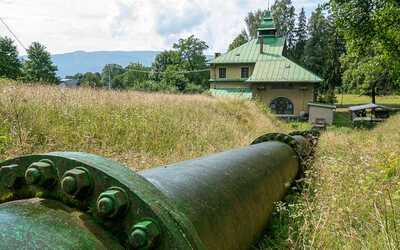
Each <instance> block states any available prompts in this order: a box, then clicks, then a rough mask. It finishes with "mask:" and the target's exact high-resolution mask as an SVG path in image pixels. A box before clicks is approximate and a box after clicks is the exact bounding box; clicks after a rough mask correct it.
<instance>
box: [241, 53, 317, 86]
mask: <svg viewBox="0 0 400 250" xmlns="http://www.w3.org/2000/svg"><path fill="white" fill-rule="evenodd" d="M321 81H322V80H321V78H319V77H318V76H316V75H315V74H313V73H311V72H310V71H308V70H306V69H304V68H303V67H301V66H299V65H297V64H296V63H294V62H292V61H290V60H289V59H287V58H286V57H283V56H281V57H279V58H274V59H270V58H266V59H265V60H263V59H262V60H259V61H258V62H257V63H256V67H255V68H254V72H253V75H252V76H251V77H250V78H249V80H248V81H247V82H321Z"/></svg>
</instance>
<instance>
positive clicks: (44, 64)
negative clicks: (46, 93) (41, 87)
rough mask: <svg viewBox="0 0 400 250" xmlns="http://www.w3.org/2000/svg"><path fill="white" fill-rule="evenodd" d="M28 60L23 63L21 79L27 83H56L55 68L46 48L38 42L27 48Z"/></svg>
mask: <svg viewBox="0 0 400 250" xmlns="http://www.w3.org/2000/svg"><path fill="white" fill-rule="evenodd" d="M26 52H27V53H28V58H27V60H26V61H25V62H24V67H23V73H24V74H23V79H24V80H25V81H28V82H44V83H50V84H55V83H58V81H59V79H58V78H57V75H56V72H57V66H56V65H54V64H53V62H52V61H51V56H50V53H49V52H47V51H46V47H45V46H44V45H42V44H40V43H38V42H34V43H32V45H31V46H29V48H28V50H27V51H26Z"/></svg>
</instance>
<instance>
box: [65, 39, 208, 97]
mask: <svg viewBox="0 0 400 250" xmlns="http://www.w3.org/2000/svg"><path fill="white" fill-rule="evenodd" d="M206 49H208V45H207V44H206V43H205V42H204V41H201V40H200V39H198V38H196V37H194V36H189V37H188V38H186V39H179V41H178V42H177V43H175V44H174V45H173V49H172V50H167V51H164V52H162V53H160V54H159V55H157V57H156V58H155V60H154V63H153V65H152V67H145V66H144V65H142V64H140V63H131V64H129V65H128V66H127V67H125V68H124V67H122V66H121V65H118V64H107V65H105V66H104V68H103V70H102V72H101V74H99V73H92V72H87V73H85V74H80V73H79V74H76V75H74V76H69V77H68V78H71V79H76V80H79V81H80V82H81V84H82V85H84V86H90V87H110V88H112V89H119V90H122V89H130V90H140V91H151V92H168V93H176V92H182V93H201V92H204V91H205V90H206V89H208V88H209V83H208V80H209V78H210V73H209V70H208V69H207V68H208V66H207V63H206V59H207V58H206V56H205V55H204V51H205V50H206Z"/></svg>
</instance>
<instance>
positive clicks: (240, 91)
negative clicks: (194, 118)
mask: <svg viewBox="0 0 400 250" xmlns="http://www.w3.org/2000/svg"><path fill="white" fill-rule="evenodd" d="M211 94H212V95H213V96H233V97H239V98H243V99H251V98H253V92H252V90H251V89H250V88H225V89H211Z"/></svg>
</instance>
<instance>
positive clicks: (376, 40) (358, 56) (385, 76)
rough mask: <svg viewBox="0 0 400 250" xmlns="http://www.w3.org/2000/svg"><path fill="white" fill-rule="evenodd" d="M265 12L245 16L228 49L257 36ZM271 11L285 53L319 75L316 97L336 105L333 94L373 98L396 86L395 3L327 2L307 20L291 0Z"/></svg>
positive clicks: (398, 36) (399, 22) (399, 38)
mask: <svg viewBox="0 0 400 250" xmlns="http://www.w3.org/2000/svg"><path fill="white" fill-rule="evenodd" d="M265 12H266V10H257V11H254V12H250V13H249V14H248V16H247V17H246V18H245V20H244V21H245V24H246V28H245V29H244V30H243V31H242V32H241V33H240V34H239V35H238V36H237V37H236V38H235V39H234V40H233V42H232V43H231V44H230V46H229V50H232V49H234V48H236V47H239V46H241V45H242V44H244V43H246V42H248V41H250V40H251V39H256V38H257V28H258V27H259V25H260V23H261V21H262V17H263V16H264V14H265ZM272 13H273V18H274V21H275V24H276V26H277V29H278V33H279V35H282V36H284V37H286V39H287V40H286V51H285V55H286V56H287V57H288V58H290V59H292V60H293V61H295V62H296V63H298V64H300V65H301V66H303V67H305V68H307V69H309V70H310V71H312V72H313V73H316V74H317V75H319V76H320V77H321V78H322V79H323V80H324V81H323V82H322V84H320V85H319V86H318V92H319V95H318V96H319V99H320V101H323V102H328V103H332V102H334V101H335V91H336V92H338V91H339V92H346V93H357V94H366V95H371V96H372V101H373V102H375V95H376V94H380V95H385V94H393V93H398V92H399V88H400V56H399V51H400V15H399V14H400V7H399V1H396V0H331V1H330V2H329V3H328V4H324V5H319V6H318V7H317V8H316V9H315V10H314V11H313V12H312V14H311V16H310V17H309V18H308V20H307V17H306V14H305V11H304V8H302V9H301V11H300V12H299V13H296V10H295V8H294V6H293V4H292V1H291V0H276V1H275V3H274V5H273V6H272Z"/></svg>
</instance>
